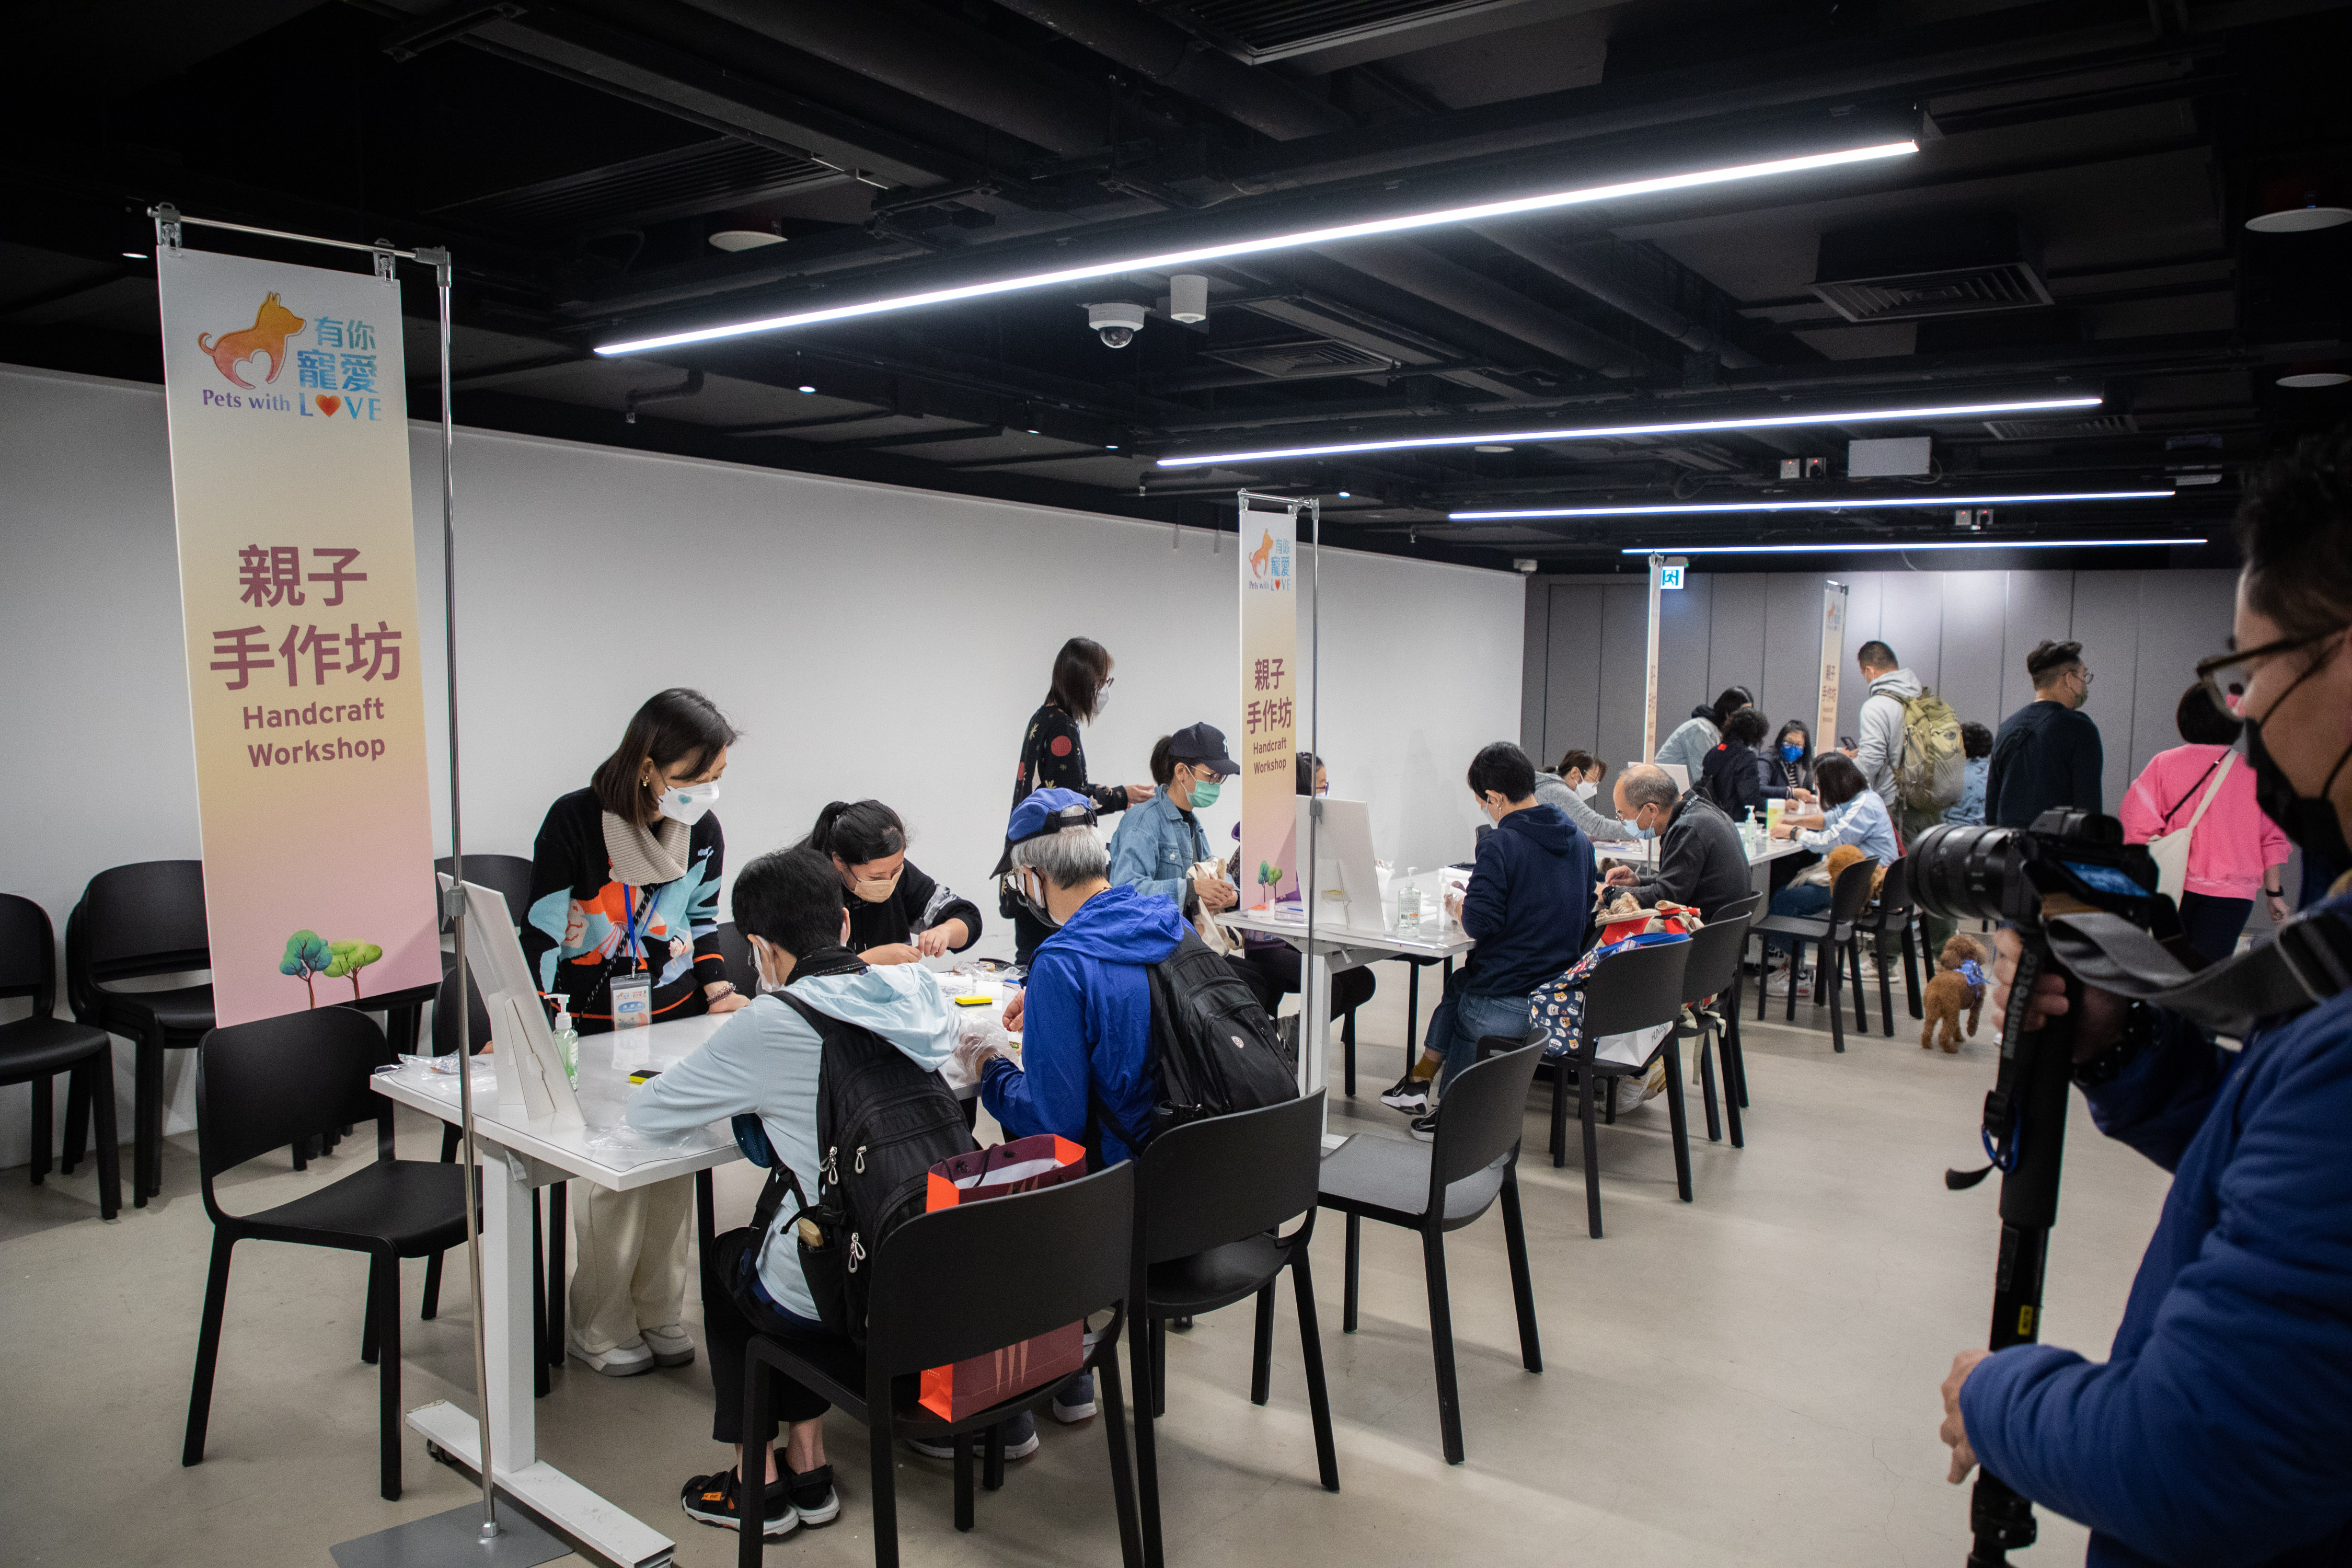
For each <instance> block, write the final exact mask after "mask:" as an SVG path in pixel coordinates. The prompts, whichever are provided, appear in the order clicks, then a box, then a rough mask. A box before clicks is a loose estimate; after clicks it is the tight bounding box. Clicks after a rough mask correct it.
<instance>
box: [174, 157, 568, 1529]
mask: <svg viewBox="0 0 2352 1568" xmlns="http://www.w3.org/2000/svg"><path fill="white" fill-rule="evenodd" d="M147 216H149V217H151V218H152V219H153V220H154V223H155V246H156V250H157V252H158V254H159V255H160V254H161V253H163V252H164V251H176V250H178V249H179V248H180V246H181V243H182V239H183V228H184V226H188V225H194V226H198V227H202V228H217V229H225V230H227V231H229V232H232V233H236V234H250V235H257V236H260V237H263V238H267V239H282V240H291V241H293V242H295V243H297V244H300V245H317V246H324V247H328V248H330V249H334V250H361V251H366V252H367V253H369V254H370V255H371V256H373V258H374V259H375V273H376V276H377V277H379V278H382V279H385V280H386V281H391V280H392V279H394V276H395V274H394V263H395V261H402V260H405V261H415V262H417V263H420V264H421V265H424V266H427V267H430V268H433V271H434V287H435V293H436V299H437V304H438V310H437V314H438V317H439V321H438V327H439V336H440V340H441V342H440V348H441V579H442V605H443V616H444V623H443V627H442V631H443V635H444V642H445V646H446V653H447V663H448V677H449V714H448V720H449V869H450V879H451V880H452V881H454V882H456V883H457V887H456V889H453V890H452V891H451V893H450V894H449V896H448V898H447V900H446V901H442V900H436V903H437V904H438V906H439V911H440V912H441V913H442V914H444V915H446V916H448V917H450V918H451V919H452V923H453V925H454V927H455V931H456V936H457V952H456V954H455V956H456V960H457V967H456V973H457V994H458V996H459V998H460V1001H459V1005H458V1007H457V1059H458V1063H459V1066H458V1071H457V1100H458V1120H459V1123H460V1125H461V1127H462V1129H463V1133H464V1150H463V1153H462V1159H463V1161H464V1165H465V1187H466V1257H467V1286H468V1288H469V1289H470V1291H471V1293H472V1305H473V1330H472V1332H471V1334H470V1335H469V1338H470V1339H471V1341H472V1342H473V1350H474V1397H475V1408H476V1415H475V1417H474V1421H475V1426H476V1429H477V1433H478V1442H479V1443H480V1445H481V1447H480V1448H479V1450H478V1453H479V1455H480V1459H481V1464H480V1467H479V1468H480V1474H481V1482H482V1504H481V1509H480V1513H479V1519H478V1524H476V1526H475V1528H474V1529H473V1530H472V1531H470V1532H469V1538H468V1539H467V1546H468V1547H469V1548H470V1549H471V1552H472V1555H471V1556H470V1557H469V1558H468V1559H467V1561H469V1562H476V1563H484V1564H488V1565H490V1568H534V1565H535V1564H538V1563H545V1562H547V1561H549V1560H550V1559H551V1558H555V1557H560V1556H562V1555H564V1553H565V1552H567V1551H568V1550H569V1549H568V1548H567V1547H566V1546H565V1545H564V1544H563V1543H562V1542H559V1541H558V1540H557V1539H556V1538H555V1537H554V1536H552V1535H551V1534H549V1533H548V1532H547V1531H544V1530H542V1529H541V1528H540V1527H539V1525H538V1524H537V1523H536V1522H535V1521H530V1520H529V1519H518V1520H514V1521H509V1522H508V1523H506V1524H501V1523H500V1522H499V1513H498V1507H499V1505H498V1487H497V1482H496V1480H495V1479H494V1473H493V1470H492V1464H493V1460H492V1458H491V1452H490V1379H489V1357H488V1348H487V1345H486V1343H485V1339H484V1336H485V1334H486V1332H487V1324H486V1322H485V1320H484V1313H483V1310H482V1237H481V1193H480V1191H479V1179H480V1164H479V1162H478V1156H477V1151H476V1144H475V1128H474V1073H473V1042H472V1041H471V1040H470V1039H469V1038H468V1035H469V1033H470V1030H471V1025H472V1022H473V1020H472V1016H471V1012H472V1010H471V1009H470V1008H468V1007H467V1006H466V1005H464V1001H463V998H464V997H465V996H466V994H467V976H466V891H465V881H466V859H465V856H466V851H465V840H464V835H463V832H462V824H461V819H460V815H459V802H458V786H459V783H460V779H461V774H460V773H459V769H458V758H457V478H456V472H455V458H456V454H457V425H456V422H455V418H454V413H453V409H452V406H451V391H452V387H451V374H452V370H451V364H450V353H451V350H450V337H451V318H450V309H449V292H450V285H451V282H452V280H453V279H452V274H453V271H454V264H453V263H452V261H451V258H450V256H449V252H448V251H447V250H446V248H443V247H432V246H420V247H417V248H416V249H414V250H402V249H399V248H397V247H394V246H393V245H392V244H391V243H390V242H389V241H385V240H378V241H376V242H375V243H374V244H372V245H371V244H367V243H364V242H362V241H359V240H350V239H329V238H327V237H323V236H320V235H312V234H296V233H293V232H291V231H289V230H286V229H276V228H260V227H257V226H253V225H251V224H242V223H227V222H224V221H222V220H220V219H217V218H201V217H190V216H187V215H186V214H184V213H183V212H181V211H180V210H179V209H178V208H177V207H176V206H174V205H172V204H170V203H168V202H160V203H158V204H156V205H154V206H152V207H150V208H149V209H148V211H147ZM436 892H437V889H436ZM436 923H437V922H436ZM533 1201H534V1202H536V1201H537V1200H536V1198H535V1197H534V1199H533ZM473 1513H474V1510H472V1509H470V1508H460V1509H455V1510H450V1511H449V1512H446V1513H440V1514H434V1515H429V1516H427V1517H426V1518H424V1519H419V1520H413V1521H409V1522H408V1523H406V1524H402V1525H395V1526H394V1527H393V1528H392V1529H390V1530H384V1531H376V1532H375V1533H374V1534H372V1535H363V1536H361V1537H359V1538H357V1539H356V1540H352V1541H347V1542H341V1544H339V1545H337V1546H335V1547H334V1548H333V1549H332V1552H333V1556H334V1560H335V1562H336V1563H338V1564H339V1565H340V1568H362V1565H372V1564H376V1563H385V1564H390V1563H406V1562H413V1561H420V1560H423V1559H420V1558H418V1557H417V1556H415V1552H413V1551H412V1550H411V1549H412V1548H416V1547H425V1548H427V1551H428V1555H431V1556H442V1555H446V1549H447V1547H449V1546H450V1545H453V1544H454V1543H455V1541H456V1538H457V1535H458V1533H459V1531H461V1530H462V1529H463V1521H462V1520H461V1518H460V1516H471V1515H473Z"/></svg>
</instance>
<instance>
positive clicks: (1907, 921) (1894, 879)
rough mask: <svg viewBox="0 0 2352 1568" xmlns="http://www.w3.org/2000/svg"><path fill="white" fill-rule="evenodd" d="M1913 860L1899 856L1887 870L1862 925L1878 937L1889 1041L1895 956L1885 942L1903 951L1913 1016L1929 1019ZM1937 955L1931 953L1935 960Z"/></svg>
mask: <svg viewBox="0 0 2352 1568" xmlns="http://www.w3.org/2000/svg"><path fill="white" fill-rule="evenodd" d="M1909 861H1910V857H1909V856H1907V855H1906V856H1901V857H1898V858H1896V859H1895V861H1894V863H1893V864H1891V865H1889V866H1888V867H1887V868H1886V879H1885V880H1884V881H1883V882H1881V883H1880V884H1879V885H1878V902H1877V903H1876V904H1874V905H1873V906H1870V907H1869V908H1866V909H1864V910H1863V913H1862V917H1861V920H1860V921H1859V924H1860V926H1861V929H1862V930H1863V931H1864V932H1866V933H1868V934H1870V935H1873V936H1875V937H1876V938H1878V945H1879V947H1880V948H1881V950H1882V951H1881V952H1879V953H1878V1013H1879V1016H1880V1017H1881V1018H1882V1019H1883V1020H1884V1021H1885V1026H1886V1033H1887V1036H1888V1037H1889V1038H1892V1037H1894V1034H1895V996H1894V993H1893V991H1892V990H1891V989H1890V987H1891V986H1892V984H1893V978H1892V976H1891V975H1890V974H1889V973H1887V965H1888V963H1890V962H1891V961H1892V955H1891V954H1889V953H1887V952H1885V951H1884V949H1885V939H1886V938H1888V937H1890V936H1891V937H1894V938H1895V939H1896V945H1898V946H1900V947H1901V948H1902V950H1903V984H1904V987H1905V991H1906V996H1907V998H1908V1000H1909V1002H1910V1005H1911V1016H1913V1017H1914V1018H1921V1017H1925V1016H1927V1014H1926V1011H1925V1009H1924V1008H1923V1007H1922V1006H1921V1005H1920V997H1919V941H1918V936H1917V928H1916V926H1914V925H1913V923H1912V920H1913V916H1914V914H1915V913H1916V911H1915V910H1913V909H1912V907H1911V868H1910V864H1909ZM1933 957H1934V955H1933V954H1932V953H1931V954H1929V958H1930V959H1931V960H1932V959H1933Z"/></svg>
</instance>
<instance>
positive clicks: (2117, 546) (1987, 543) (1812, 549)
mask: <svg viewBox="0 0 2352 1568" xmlns="http://www.w3.org/2000/svg"><path fill="white" fill-rule="evenodd" d="M2205 542H2206V541H2204V540H2202V539H1969V540H1958V541H1955V540H1922V541H1920V542H1917V543H1915V544H1902V543H1870V544H1840V543H1837V542H1832V541H1829V540H1824V541H1822V542H1820V543H1818V544H1640V545H1634V546H1633V547H1631V548H1628V549H1624V550H1621V551H1619V552H1617V553H1618V554H1620V555H1650V554H1660V553H1663V554H1672V555H1842V554H1846V553H1849V552H1857V551H1864V552H1884V551H1889V550H1901V551H1906V552H1907V551H1913V550H2125V549H2129V548H2132V547H2134V546H2140V547H2145V546H2148V545H2156V544H2203V543H2205Z"/></svg>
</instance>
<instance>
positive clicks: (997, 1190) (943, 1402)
mask: <svg viewBox="0 0 2352 1568" xmlns="http://www.w3.org/2000/svg"><path fill="white" fill-rule="evenodd" d="M1086 1173H1087V1152H1086V1150H1085V1149H1084V1148H1083V1147H1081V1146H1080V1145H1078V1144H1076V1143H1073V1142H1070V1141H1069V1140H1068V1139H1066V1138H1059V1137H1055V1135H1054V1134H1052V1133H1050V1132H1047V1133H1039V1134H1037V1135H1036V1136H1034V1137H1030V1138H1015V1139H1014V1140H1013V1142H1010V1143H999V1144H998V1145H996V1147H994V1148H993V1149H977V1150H974V1151H973V1152H971V1153H969V1154H958V1155H957V1156H956V1157H955V1158H954V1159H952V1160H942V1161H940V1163H938V1164H936V1165H933V1166H932V1167H931V1172H930V1181H929V1187H928V1189H927V1193H926V1196H925V1199H924V1203H923V1208H924V1212H926V1213H930V1212H933V1211H936V1210H939V1209H944V1208H953V1207H955V1206H956V1205H958V1204H976V1203H982V1202H985V1201H986V1200H988V1199H990V1198H1004V1197H1011V1196H1012V1195H1013V1194H1015V1193H1034V1192H1035V1191H1037V1190H1038V1189H1039V1188H1041V1187H1051V1186H1057V1185H1059V1184H1061V1183H1064V1182H1075V1181H1076V1180H1077V1179H1078V1178H1079V1177H1080V1176H1083V1175H1085V1174H1086ZM1086 1328H1087V1326H1086V1324H1084V1323H1082V1322H1080V1323H1072V1324H1070V1325H1069V1326H1068V1327H1066V1328H1060V1329H1055V1330H1054V1331H1052V1332H1050V1333H1043V1334H1039V1335H1037V1336H1036V1337H1035V1338H1034V1339H1028V1340H1024V1341H1022V1342H1020V1343H1019V1344H1016V1345H1007V1346H1005V1347H1004V1348H1003V1350H997V1351H991V1352H988V1353H987V1354H986V1355H977V1356H973V1357H971V1359H970V1360H969V1361H960V1362H958V1363H955V1364H954V1365H953V1366H935V1367H929V1368H927V1369H926V1370H925V1371H924V1373H923V1382H922V1405H923V1408H925V1409H926V1410H929V1411H930V1412H931V1413H932V1414H933V1415H938V1416H940V1417H941V1418H943V1419H945V1420H949V1421H961V1420H962V1419H963V1418H964V1417H966V1416H967V1415H972V1414H974V1413H976V1412H978V1411H982V1410H985V1409H987V1408H988V1407H989V1406H990V1405H997V1404H1001V1403H1003V1401H1005V1400H1007V1399H1010V1398H1012V1397H1013V1395H1014V1394H1024V1393H1026V1392H1027V1391H1029V1390H1030V1389H1033V1388H1043V1387H1044V1386H1045V1385H1046V1384H1050V1383H1059V1382H1061V1381H1062V1379H1064V1378H1066V1377H1067V1376H1069V1375H1070V1374H1071V1373H1074V1372H1076V1371H1077V1370H1078V1368H1079V1367H1080V1366H1081V1365H1083V1364H1084V1363H1085V1362H1086V1359H1087V1347H1086Z"/></svg>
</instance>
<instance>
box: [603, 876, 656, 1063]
mask: <svg viewBox="0 0 2352 1568" xmlns="http://www.w3.org/2000/svg"><path fill="white" fill-rule="evenodd" d="M635 891H636V890H635V889H632V888H631V887H630V886H629V885H628V884H627V883H626V882H624V883H622V884H621V910H622V914H623V921H624V924H623V927H622V935H621V941H622V944H623V947H624V949H625V951H626V952H627V953H628V955H629V973H627V974H625V975H616V976H614V978H613V980H612V982H611V986H610V988H611V992H612V998H613V1067H614V1070H616V1071H619V1072H624V1073H626V1072H632V1071H634V1070H635V1069H636V1068H642V1067H645V1066H646V1065H647V1064H649V1063H650V1062H651V1061H652V1060H653V1054H654V1048H653V1042H652V1041H651V1040H649V1039H648V1038H646V1035H645V1032H644V1031H645V1028H646V1025H648V1024H650V1023H652V1022H653V1021H654V987H653V979H652V977H651V976H650V975H648V974H646V968H645V960H644V951H645V950H644V947H643V939H644V932H643V931H639V930H638V927H637V913H636V900H635ZM653 918H654V900H652V899H651V898H647V899H646V925H647V926H651V925H652V924H653ZM616 956H617V955H616Z"/></svg>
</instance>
